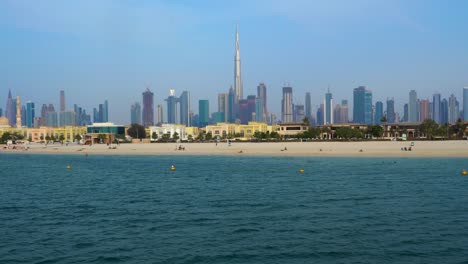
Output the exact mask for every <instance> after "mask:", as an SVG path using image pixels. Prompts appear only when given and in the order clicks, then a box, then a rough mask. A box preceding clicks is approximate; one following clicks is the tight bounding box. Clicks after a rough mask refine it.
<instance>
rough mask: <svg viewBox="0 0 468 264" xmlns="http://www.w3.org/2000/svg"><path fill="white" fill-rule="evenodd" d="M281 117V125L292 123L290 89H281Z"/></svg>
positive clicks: (291, 95)
mask: <svg viewBox="0 0 468 264" xmlns="http://www.w3.org/2000/svg"><path fill="white" fill-rule="evenodd" d="M281 116H282V117H281V119H282V122H283V124H287V123H292V122H293V94H292V87H283V99H282V100H281Z"/></svg>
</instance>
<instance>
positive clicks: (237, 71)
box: [234, 24, 243, 103]
mask: <svg viewBox="0 0 468 264" xmlns="http://www.w3.org/2000/svg"><path fill="white" fill-rule="evenodd" d="M234 92H235V100H236V103H238V102H239V100H240V99H242V98H243V95H242V78H241V61H240V48H239V31H238V25H237V24H236V54H235V56H234Z"/></svg>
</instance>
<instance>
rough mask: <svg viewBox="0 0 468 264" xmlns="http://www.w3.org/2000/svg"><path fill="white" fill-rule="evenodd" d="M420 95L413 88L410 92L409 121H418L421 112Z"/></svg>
mask: <svg viewBox="0 0 468 264" xmlns="http://www.w3.org/2000/svg"><path fill="white" fill-rule="evenodd" d="M418 109H419V107H418V95H417V93H416V91H415V90H411V91H410V93H409V103H408V121H409V122H418V121H419V113H418Z"/></svg>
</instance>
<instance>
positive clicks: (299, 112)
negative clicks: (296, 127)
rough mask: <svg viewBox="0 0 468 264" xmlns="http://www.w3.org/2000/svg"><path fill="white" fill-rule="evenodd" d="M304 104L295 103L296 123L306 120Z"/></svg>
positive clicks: (294, 116)
mask: <svg viewBox="0 0 468 264" xmlns="http://www.w3.org/2000/svg"><path fill="white" fill-rule="evenodd" d="M304 114H305V113H304V105H302V104H301V105H300V104H295V105H294V115H293V119H294V122H296V123H302V120H304Z"/></svg>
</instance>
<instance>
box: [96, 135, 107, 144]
mask: <svg viewBox="0 0 468 264" xmlns="http://www.w3.org/2000/svg"><path fill="white" fill-rule="evenodd" d="M97 138H98V139H99V143H104V142H105V141H106V139H107V136H106V135H105V134H98V136H97Z"/></svg>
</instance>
